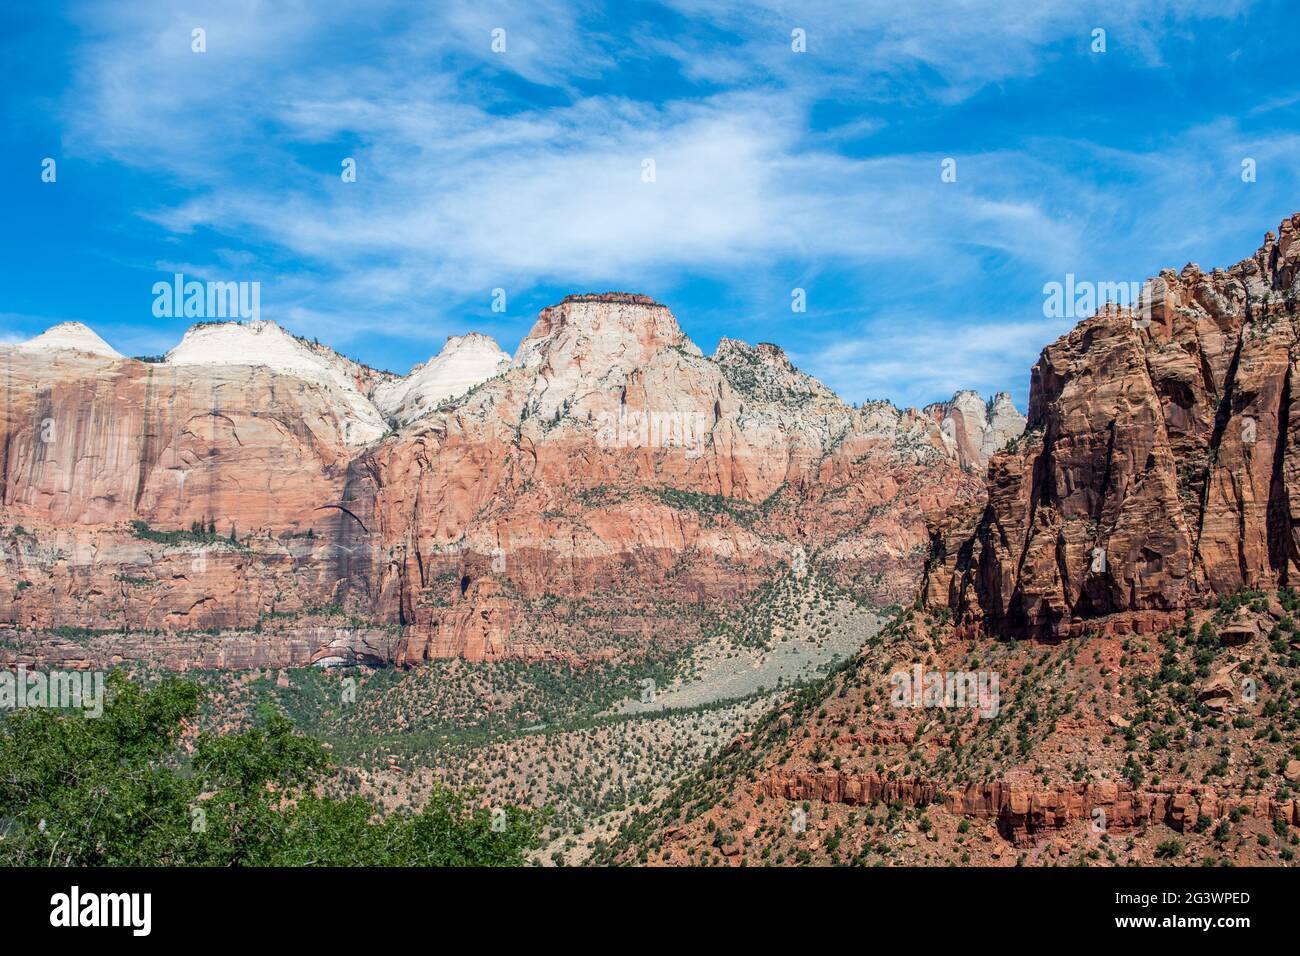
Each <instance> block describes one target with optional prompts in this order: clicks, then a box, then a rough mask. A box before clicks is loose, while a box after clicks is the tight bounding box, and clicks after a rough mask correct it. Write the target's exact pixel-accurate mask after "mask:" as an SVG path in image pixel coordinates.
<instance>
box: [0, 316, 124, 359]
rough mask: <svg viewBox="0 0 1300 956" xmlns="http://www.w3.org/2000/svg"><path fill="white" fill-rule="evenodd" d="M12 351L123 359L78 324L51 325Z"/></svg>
mask: <svg viewBox="0 0 1300 956" xmlns="http://www.w3.org/2000/svg"><path fill="white" fill-rule="evenodd" d="M14 349H15V350H16V351H18V352H25V353H49V352H85V353H87V354H90V355H99V356H102V357H104V358H113V359H119V358H122V357H123V356H122V353H120V352H118V351H117V350H116V349H114V348H113V347H112V346H111V345H109V344H108V343H107V342H105V341H104V340H103V339H102V338H100V337H99V336H98V335H97V334H96V333H95V332H93V331H92V330H91V329H90V328H89V327H87V326H85V325H83V324H82V323H80V322H60V323H59V324H58V325H52V326H50V327H49V328H48V329H46V330H45V331H44V332H42V333H41V334H40V335H38V336H36V337H35V338H32V339H28V340H27V341H26V342H20V343H19V344H18V345H16V346H14Z"/></svg>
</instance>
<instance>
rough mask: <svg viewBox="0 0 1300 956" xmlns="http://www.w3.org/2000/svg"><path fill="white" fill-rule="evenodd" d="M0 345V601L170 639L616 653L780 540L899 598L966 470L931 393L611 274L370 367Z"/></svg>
mask: <svg viewBox="0 0 1300 956" xmlns="http://www.w3.org/2000/svg"><path fill="white" fill-rule="evenodd" d="M86 331H87V332H88V331H89V330H86ZM92 334H93V333H92ZM60 335H63V333H60ZM73 338H74V339H75V341H76V342H77V343H80V344H81V345H88V344H93V343H92V341H91V340H90V339H89V338H88V337H87V336H86V335H85V334H83V333H80V332H78V333H77V334H76V335H75V336H73ZM110 351H111V350H110ZM0 361H3V364H4V386H3V387H4V391H5V395H4V400H3V403H2V404H0V415H2V416H3V417H2V418H0V440H2V441H3V448H4V459H3V463H4V467H3V481H4V483H3V487H2V494H3V502H4V509H5V512H4V513H5V520H4V522H3V523H4V525H5V528H4V531H3V532H0V544H3V547H4V549H5V551H4V558H3V564H2V565H0V566H2V567H3V573H2V574H0V622H4V623H5V624H7V625H8V626H10V627H11V628H13V629H16V631H18V632H20V633H23V634H27V633H30V632H33V631H39V630H41V629H46V630H48V629H51V628H57V627H74V628H85V629H92V630H96V631H99V630H103V631H109V630H114V629H122V630H123V636H122V637H121V638H120V639H119V638H113V637H111V636H100V637H96V638H95V641H97V642H98V643H97V644H95V645H94V646H97V647H98V646H103V647H111V652H112V653H113V654H116V655H117V656H120V657H133V656H139V657H150V656H151V653H152V650H151V649H157V650H158V654H157V655H155V656H159V657H162V656H165V658H166V660H167V661H169V662H170V663H172V664H175V663H176V662H179V661H182V660H183V659H184V658H185V655H186V653H188V651H187V650H186V648H189V649H190V650H192V651H193V655H192V656H193V657H194V659H196V660H199V659H201V660H206V661H211V660H216V659H220V660H225V661H249V660H256V661H259V662H262V663H265V664H267V665H270V664H274V663H277V662H280V663H301V662H302V660H303V659H304V658H305V659H310V658H312V657H313V655H316V654H326V653H327V652H328V654H329V655H332V656H339V654H340V653H342V654H343V655H344V656H346V653H347V651H346V649H347V648H348V647H352V652H353V653H355V654H356V655H357V656H361V657H365V658H367V659H370V658H373V657H375V656H377V653H378V652H377V651H376V648H377V647H382V648H383V653H384V654H387V655H389V657H390V658H391V659H392V660H395V661H397V662H399V663H414V662H417V661H419V660H422V659H424V658H426V657H429V656H435V655H464V656H467V657H471V658H487V657H501V656H523V657H536V656H557V657H565V658H573V659H580V658H589V657H592V656H611V655H614V656H618V655H625V654H629V653H640V652H643V651H644V650H645V649H647V648H649V647H652V646H676V645H680V644H682V643H685V642H689V641H692V640H694V639H696V638H698V636H699V635H700V633H701V629H702V628H703V627H704V625H705V621H706V619H707V617H708V615H709V614H714V613H720V612H724V611H726V610H727V609H729V608H732V607H734V606H735V603H736V602H737V601H743V600H744V599H745V596H746V595H748V594H750V593H752V592H753V590H754V589H755V588H756V587H758V586H760V585H761V584H763V583H765V582H767V581H769V580H771V579H772V577H773V576H774V575H775V574H779V573H784V572H785V571H786V570H788V569H789V568H790V567H791V566H792V563H794V562H796V561H798V562H804V561H807V562H809V563H811V564H813V565H815V566H816V567H818V568H820V569H822V570H824V571H825V572H826V573H828V574H830V575H831V576H832V577H834V578H835V579H836V580H838V581H839V582H840V583H841V584H843V585H844V586H847V587H851V588H853V589H855V590H857V591H858V592H859V593H862V594H864V595H866V596H868V597H869V598H871V599H872V600H875V601H877V602H880V603H882V604H887V603H890V602H895V601H902V600H906V599H907V597H908V595H909V593H910V592H911V590H912V588H913V587H914V586H915V581H916V579H917V575H918V574H919V572H920V568H921V565H922V562H923V559H924V556H925V552H926V542H927V532H926V527H925V517H926V515H927V514H928V513H931V512H935V511H940V510H943V509H944V508H946V507H947V506H948V505H950V504H952V503H954V502H960V501H965V500H968V499H971V498H972V497H973V496H974V495H975V494H976V493H977V491H978V488H979V479H978V477H977V476H975V475H974V474H972V473H970V472H969V471H968V470H967V469H964V468H963V467H962V460H961V455H960V451H959V450H958V449H957V448H955V447H954V446H953V444H952V443H951V442H950V441H948V440H946V439H945V437H944V435H943V433H942V431H941V423H940V422H939V421H936V420H935V419H934V418H933V417H932V416H931V415H929V414H926V413H921V412H917V411H915V410H906V411H900V410H899V409H897V408H895V407H893V406H892V405H890V404H888V403H885V402H877V403H869V404H867V405H864V406H862V407H854V406H851V405H848V404H845V403H844V402H842V401H841V400H840V399H839V398H838V397H836V396H835V394H834V393H833V392H831V391H830V390H829V389H828V388H826V387H825V386H824V385H822V384H821V383H820V382H818V381H817V380H816V379H814V378H812V377H811V376H808V375H806V374H804V373H802V372H800V371H799V370H798V369H796V368H795V367H794V366H793V365H792V364H791V363H790V361H789V359H788V358H787V357H786V355H785V353H784V352H782V350H781V349H780V348H778V347H776V346H774V345H768V344H761V345H758V346H750V345H747V344H745V343H743V342H739V341H735V340H729V339H728V340H723V342H722V343H720V345H719V346H718V349H717V351H716V353H715V354H714V355H713V356H712V357H706V356H705V355H703V354H702V353H701V351H700V350H699V348H698V347H696V346H695V344H694V343H693V342H691V340H690V339H689V338H688V337H687V336H686V334H685V333H684V332H683V331H682V329H681V327H680V326H679V325H678V323H677V320H676V318H675V317H674V316H673V314H672V312H671V311H670V310H669V309H668V308H667V307H665V306H664V305H661V304H659V303H656V302H655V301H653V300H652V299H650V298H648V297H646V296H641V295H631V294H627V293H606V294H595V295H578V296H570V297H567V298H566V299H565V300H564V301H562V302H561V303H559V304H558V305H555V306H552V307H550V308H548V309H545V310H543V311H542V312H541V314H540V315H539V316H538V319H537V322H536V324H535V325H534V327H533V329H532V331H531V332H530V333H529V334H528V335H527V336H526V337H525V338H524V340H523V341H522V342H521V343H520V345H519V348H518V350H517V351H516V354H515V355H514V357H513V359H508V360H507V358H506V357H505V356H504V354H503V353H501V352H500V350H499V349H497V347H496V346H495V343H493V342H492V341H491V340H490V339H488V338H486V337H485V336H480V335H476V334H473V333H471V334H469V335H465V336H460V337H453V338H452V339H451V340H449V341H448V343H447V345H446V346H445V347H444V348H443V350H442V351H441V352H440V354H439V355H438V356H436V357H435V358H433V359H432V360H431V361H429V362H428V363H426V364H424V365H421V366H417V367H416V368H415V369H414V370H413V371H412V373H411V374H410V375H408V376H405V377H400V378H399V377H398V376H395V375H392V374H390V373H385V372H379V371H377V370H374V369H369V368H366V367H365V366H363V365H360V364H359V363H355V362H352V361H350V360H348V359H346V358H344V357H343V356H341V355H338V354H337V353H335V352H333V351H332V350H330V349H329V348H328V347H326V346H322V345H320V344H319V343H316V342H310V341H307V340H304V339H301V338H297V337H295V336H292V335H290V334H289V333H287V332H285V331H284V330H283V329H281V328H279V327H278V326H276V325H275V324H274V323H271V322H253V323H247V324H239V323H222V324H211V325H207V324H205V325H201V326H198V327H196V328H194V329H191V330H190V332H189V333H187V334H186V336H185V338H184V340H183V341H182V342H181V343H180V344H179V345H178V346H177V347H176V348H175V349H173V350H172V351H171V352H170V353H168V354H167V356H166V357H165V358H164V359H163V360H162V361H136V360H130V359H123V358H121V357H120V356H116V355H115V354H112V355H110V354H107V353H105V352H104V350H103V348H95V349H90V348H40V349H29V348H24V347H15V348H11V349H8V350H6V351H5V352H3V353H0ZM133 522H134V523H136V524H133ZM16 526H21V527H22V529H23V532H24V533H23V534H15V532H14V528H15V527H16ZM24 582H26V583H24ZM336 621H337V622H340V623H341V631H342V633H341V634H332V635H331V634H325V633H324V632H323V631H322V628H325V629H328V628H329V627H330V626H332V625H331V622H336ZM249 629H257V630H256V632H255V633H256V637H255V639H254V638H250V637H249V634H248V632H249ZM154 630H157V631H160V632H165V633H167V634H168V635H170V636H169V637H167V638H166V639H165V640H164V639H162V638H158V637H156V636H150V635H149V634H147V633H145V632H147V631H154ZM203 630H206V631H214V630H215V631H218V632H221V633H220V634H216V635H214V634H211V633H209V634H206V635H202V637H201V638H200V636H197V635H195V632H198V631H203ZM226 632H229V633H226ZM222 634H225V636H224V637H223V636H222ZM277 634H279V635H280V636H281V637H282V638H283V639H282V640H279V641H277V637H276V635H277ZM323 634H324V636H322V635H323ZM350 634H355V638H353V637H349V635H350ZM376 634H383V635H387V637H386V638H385V639H384V640H379V639H377V638H376V636H375V635H376ZM186 635H195V636H192V637H187V636H186ZM214 642H215V643H214ZM223 642H225V643H223ZM227 645H228V646H227ZM340 647H342V648H344V650H343V651H340V650H339V649H340ZM223 648H224V649H223ZM278 648H281V649H282V652H281V650H278ZM322 648H325V649H324V650H322ZM378 656H383V655H382V654H378ZM227 666H238V665H237V664H227ZM259 666H260V665H259Z"/></svg>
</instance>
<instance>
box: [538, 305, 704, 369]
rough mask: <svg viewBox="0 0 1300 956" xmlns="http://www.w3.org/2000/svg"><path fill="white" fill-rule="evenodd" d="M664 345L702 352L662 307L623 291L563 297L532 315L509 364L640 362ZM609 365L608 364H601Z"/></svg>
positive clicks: (618, 363) (564, 365)
mask: <svg viewBox="0 0 1300 956" xmlns="http://www.w3.org/2000/svg"><path fill="white" fill-rule="evenodd" d="M667 348H684V349H686V350H687V351H690V352H693V353H694V354H696V355H699V354H701V353H700V350H699V349H698V348H697V347H696V346H695V344H694V343H693V342H691V340H690V339H689V338H687V337H686V333H684V332H683V331H682V329H681V326H679V325H678V324H677V319H676V318H675V317H674V316H673V314H672V312H671V311H670V310H669V309H668V307H667V306H664V305H660V304H659V303H658V302H655V301H654V299H651V298H650V297H649V296H645V295H634V294H632V293H628V292H605V293H600V294H588V295H570V296H565V297H564V299H563V300H561V301H560V303H559V304H558V305H552V306H548V307H547V308H545V309H543V310H542V311H541V313H540V314H539V315H538V316H537V322H536V323H535V324H534V325H533V328H532V330H531V331H530V332H529V333H528V335H527V336H525V337H524V340H523V341H522V342H520V343H519V348H518V349H517V350H516V352H515V358H514V363H513V364H514V366H515V367H522V368H538V367H541V366H550V367H551V368H554V369H559V368H563V367H566V366H568V365H569V364H571V363H573V362H580V363H582V364H583V365H584V366H588V367H589V368H595V367H596V366H595V365H592V364H591V363H593V362H594V363H600V362H608V363H610V364H613V365H618V366H622V367H624V368H628V367H632V366H637V365H645V364H647V363H648V362H649V361H650V359H651V358H652V357H653V356H654V355H655V354H656V353H658V352H660V351H662V350H663V349H667ZM606 367H608V366H606Z"/></svg>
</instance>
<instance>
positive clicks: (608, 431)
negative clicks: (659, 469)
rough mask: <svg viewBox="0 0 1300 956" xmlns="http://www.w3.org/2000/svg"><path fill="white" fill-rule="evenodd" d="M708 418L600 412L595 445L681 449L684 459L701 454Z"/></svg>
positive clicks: (685, 414) (689, 414)
mask: <svg viewBox="0 0 1300 956" xmlns="http://www.w3.org/2000/svg"><path fill="white" fill-rule="evenodd" d="M708 427H709V420H708V416H707V415H705V414H704V413H703V412H678V411H662V412H661V411H628V410H627V409H625V408H620V409H619V410H618V414H614V413H612V412H601V413H600V414H599V416H597V420H596V442H597V443H598V444H599V445H600V446H601V447H603V448H685V449H686V457H687V458H698V457H699V456H700V455H701V454H703V452H704V436H705V434H706V433H707V432H708Z"/></svg>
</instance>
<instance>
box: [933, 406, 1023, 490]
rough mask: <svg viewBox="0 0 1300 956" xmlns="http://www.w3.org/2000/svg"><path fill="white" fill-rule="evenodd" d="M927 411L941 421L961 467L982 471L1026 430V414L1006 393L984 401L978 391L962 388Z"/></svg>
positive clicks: (941, 431)
mask: <svg viewBox="0 0 1300 956" xmlns="http://www.w3.org/2000/svg"><path fill="white" fill-rule="evenodd" d="M925 411H926V413H927V414H929V415H930V416H931V417H933V418H934V419H935V421H937V422H938V423H939V431H940V433H941V434H942V436H943V439H944V444H945V445H947V446H948V447H950V448H951V449H952V450H953V452H954V453H955V454H956V455H957V458H958V460H959V461H960V462H961V464H962V467H963V468H968V469H973V470H976V471H981V472H982V471H983V470H984V468H985V467H986V466H987V465H988V463H989V459H990V458H992V457H993V456H994V455H995V454H997V453H998V452H1000V451H1001V450H1002V449H1003V448H1005V447H1006V445H1007V442H1009V441H1011V440H1012V439H1013V438H1018V437H1019V436H1020V434H1021V433H1022V432H1024V430H1025V416H1024V415H1021V414H1020V412H1019V411H1018V410H1017V409H1016V406H1015V404H1014V403H1013V402H1012V401H1011V396H1010V395H1008V394H1007V393H1006V392H998V393H997V394H996V395H994V396H993V398H992V399H991V400H990V401H988V402H985V401H984V400H983V399H982V398H980V397H979V395H978V394H977V393H975V392H972V391H960V392H958V393H957V394H955V395H954V396H953V397H952V400H951V401H948V402H939V403H937V404H935V405H928V406H926V409H925Z"/></svg>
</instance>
